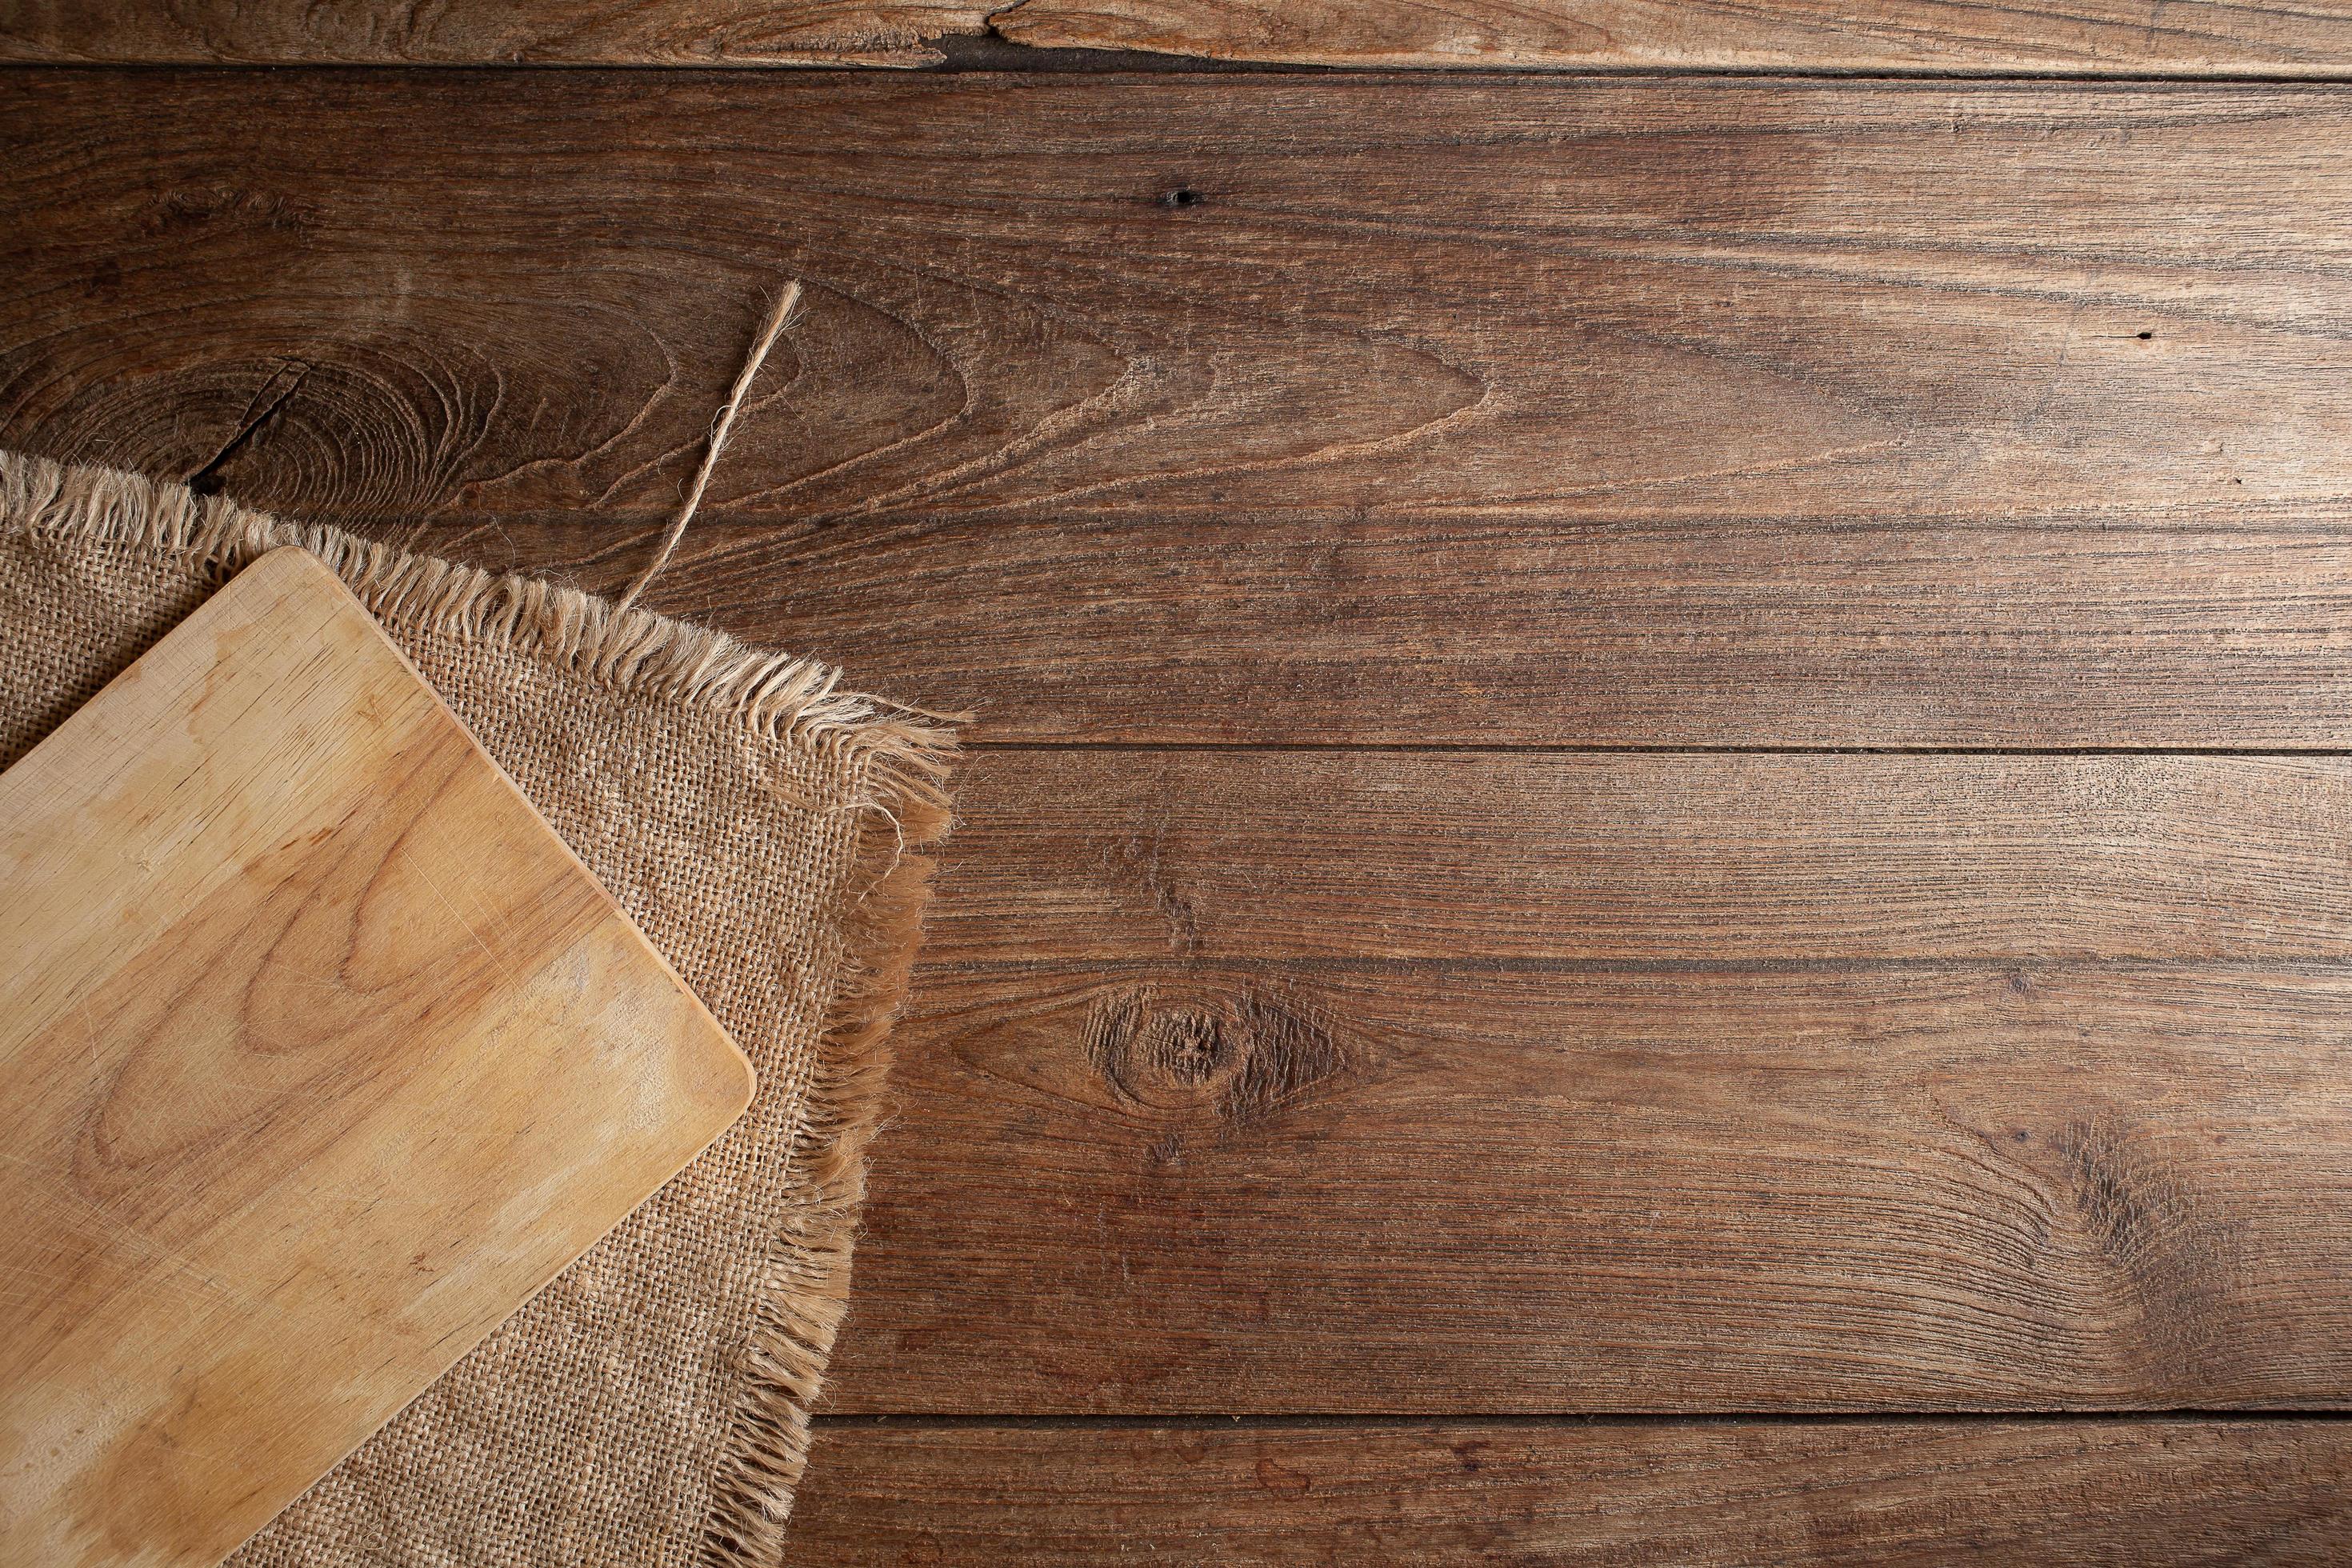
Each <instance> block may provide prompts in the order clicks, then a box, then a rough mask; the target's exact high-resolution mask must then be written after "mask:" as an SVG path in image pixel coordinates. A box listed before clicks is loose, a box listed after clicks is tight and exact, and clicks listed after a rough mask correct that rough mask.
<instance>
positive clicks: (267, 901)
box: [0, 551, 751, 1568]
mask: <svg viewBox="0 0 2352 1568" xmlns="http://www.w3.org/2000/svg"><path fill="white" fill-rule="evenodd" d="M0 955H5V956H0V965H5V968H6V970H7V972H8V973H9V975H10V985H9V1005H8V1006H7V1007H6V1008H5V1010H0V1098H5V1100H6V1102H7V1103H8V1105H9V1106H10V1110H11V1128H10V1132H9V1138H8V1149H7V1157H6V1159H5V1162H0V1211H5V1213H6V1214H7V1215H8V1224H7V1226H6V1230H5V1235H0V1272H5V1275H6V1277H7V1279H8V1281H9V1285H8V1289H7V1293H6V1296H5V1321H0V1412H5V1419H0V1557H5V1559H6V1560H7V1561H9V1562H11V1563H43V1564H56V1565H58V1568H70V1565H73V1564H91V1565H96V1564H100V1563H103V1564H108V1565H110V1568H121V1565H127V1564H135V1565H139V1568H161V1565H165V1564H191V1565H194V1564H210V1563H214V1562H215V1561H216V1560H217V1559H218V1558H219V1557H220V1556H221V1555H222V1554H224V1553H225V1552H227V1551H229V1550H230V1549H231V1548H233V1547H234V1546H235V1545H236V1543H237V1542H240V1541H241V1540H243V1539H244V1538H245V1537H246V1536H247V1535H248V1534H250V1533H251V1532H252V1531H254V1530H255V1529H257V1528H258V1527H259V1526H260V1525H261V1524H262V1523H263V1522H264V1521H267V1520H268V1518H269V1516H270V1515H271V1514H272V1513H274V1512H275V1511H276V1510H278V1508H280V1507H282V1506H283V1505H284V1504H285V1503H287V1502H289V1501H290V1500H292V1499H293V1498H294V1497H295V1496H296V1495H297V1494H298V1493H299V1492H300V1491H301V1489H303V1488H304V1487H306V1486H308V1485H309V1484H310V1482H311V1481H313V1480H314V1479H317V1478H318V1476H319V1475H320V1474H321V1473H322V1472H323V1471H325V1470H326V1469H327V1468H329V1467H330V1466H331V1465H332V1464H333V1463H334V1461H335V1460H336V1459H338V1458H341V1456H342V1455H343V1454H345V1453H346V1452H348V1451H349V1450H350V1449H351V1448H352V1447H354V1446H355V1445H357V1444H358V1443H359V1442H360V1440H361V1439H362V1438H363V1437H365V1436H367V1435H368V1433H370V1432H371V1431H373V1430H374V1428H375V1427H376V1426H379V1425H381V1424H382V1423H383V1421H384V1420H385V1419H387V1418H388V1417H390V1416H391V1415H393V1414H394V1412H395V1411H397V1410H398V1409H399V1407H400V1406H401V1405H404V1404H405V1403H406V1402H407V1401H408V1400H409V1399H410V1398H411V1397H413V1396H414V1395H415V1394H416V1393H417V1392H418V1391H419V1390H421V1389H422V1388H423V1387H424V1386H425V1384H427V1383H428V1382H430V1381H431V1380H432V1379H433V1378H434V1377H435V1376H436V1375H437V1374H438V1373H441V1372H442V1371H443V1370H444V1369H445V1368H446V1367H447V1366H448V1365H449V1364H450V1363H452V1362H454V1361H455V1360H457V1357H458V1356H459V1355H461V1354H463V1353H464V1352H466V1351H467V1350H468V1349H470V1348H471V1347H472V1346H473V1345H474V1343H475V1342H477V1341H478V1340H479V1339H480V1338H481V1337H482V1336H483V1335H484V1334H486V1333H487V1332H488V1331H489V1330H490V1329H491V1328H492V1327H493V1326H495V1325H496V1324H497V1322H498V1321H499V1320H500V1319H501V1318H503V1317H505V1316H506V1315H507V1314H508V1313H509V1312H510V1311H512V1310H514V1309H515V1308H516V1307H517V1306H519V1305H520V1304H521V1302H522V1301H523V1300H525V1299H526V1298H527V1297H528V1296H529V1295H530V1293H531V1292H532V1291H533V1290H535V1289H538V1288H539V1287H540V1286H541V1285H542V1284H543V1283H545V1282H546V1280H547V1279H549V1278H551V1276H552V1275H553V1274H554V1273H555V1272H556V1270H557V1269H559V1268H562V1266H563V1265H564V1264H566V1263H568V1262H570V1261H571V1260H572V1258H575V1257H577V1256H578V1255H579V1254H580V1253H581V1252H583V1251H584V1250H585V1249H586V1248H587V1247H588V1246H589V1244H590V1243H592V1242H593V1241H594V1240H595V1238H596V1237H599V1236H601V1235H602V1234H603V1233H604V1231H606V1230H607V1229H609V1228H611V1226H613V1225H614V1223H615V1222H616V1221H618V1220H619V1219H620V1218H621V1217H622V1216H623V1215H625V1214H626V1213H627V1212H628V1211H629V1210H630V1209H631V1208H633V1207H635V1205H637V1204H638V1203H639V1202H640V1201H642V1200H643V1199H644V1198H645V1197H646V1195H647V1194H650V1193H651V1192H652V1191H653V1190H654V1188H656V1186H658V1185H659V1184H661V1183H662V1182H663V1181H665V1180H667V1178H668V1177H669V1176H670V1175H671V1174H673V1173H675V1172H676V1171H677V1169H678V1168H679V1167H680V1166H681V1165H683V1164H684V1163H686V1161H687V1160H688V1159H689V1158H691V1157H692V1156H693V1155H694V1154H695V1153H696V1152H698V1151H699V1150H700V1149H701V1148H702V1147H703V1146H704V1145H705V1144H707V1143H709V1142H710V1140H711V1139H713V1138H714V1137H716V1136H717V1135H718V1134H719V1131H722V1130H723V1129H724V1128H725V1127H726V1126H727V1124H728V1123H729V1122H730V1121H733V1120H734V1119H735V1117H736V1116H737V1115H738V1114H739V1113H740V1111H741V1110H742V1109H743V1107H744V1105H745V1104H746V1103H747V1101H748V1099H749V1096H750V1092H751V1069H750V1068H749V1065H748V1064H747V1063H746V1062H745V1061H744V1059H743V1058H742V1057H741V1056H740V1053H738V1052H737V1051H736V1050H735V1048H734V1047H733V1046H732V1045H731V1044H730V1042H729V1041H728V1039H727V1038H726V1037H725V1035H724V1034H723V1033H722V1032H721V1031H720V1030H719V1026H718V1025H717V1024H716V1023H715V1022H713V1021H712V1019H711V1018H710V1016H709V1014H708V1013H706V1012H705V1011H704V1010H703V1008H702V1006H701V1005H700V1004H699V1003H698V1002H697V1001H696V1000H695V998H694V996H693V995H692V994H691V993H690V992H688V990H687V988H686V986H685V984H683V983H682V982H681V981H679V980H678V979H677V976H676V975H675V974H674V973H671V972H670V971H669V969H668V967H667V965H666V964H665V963H663V962H662V961H661V959H660V958H659V957H658V956H657V955H656V954H655V953H654V952H653V951H652V949H650V948H649V947H647V946H646V942H645V939H644V938H643V937H642V936H640V935H639V934H638V933H637V931H636V930H635V927H634V926H632V925H631V924H630V923H629V921H628V919H627V917H626V916H625V915H624V914H623V913H622V912H621V910H620V909H619V907H618V906H617V905H615V904H614V902H613V900H612V899H611V898H610V896H609V895H607V894H606V893H605V892H604V889H601V888H599V887H598V886H597V885H596V883H595V881H594V880H593V878H591V877H590V876H589V874H588V873H587V871H586V870H585V869H584V868H583V867H582V866H581V865H580V863H579V862H578V860H577V859H575V858H573V857H572V854H571V853H570V851H569V850H567V849H566V848H565V847H563V845H562V841H561V840H559V839H558V838H557V837H555V835H554V834H553V833H552V831H551V830H550V829H549V828H548V827H547V826H546V825H545V824H544V823H542V822H541V821H540V820H539V819H538V817H537V816H535V815H534V814H533V813H532V812H531V811H530V807H529V805H527V804H526V803H525V802H524V801H523V799H522V797H521V795H520V794H518V793H517V792H516V790H515V788H514V786H513V785H512V784H510V783H509V782H508V781H507V779H506V778H505V777H504V775H502V774H501V773H499V771H498V769H497V767H496V765H495V764H493V763H491V762H490V760H489V758H488V756H487V755H486V754H485V753H484V752H482V751H481V750H480V748H479V747H478V746H477V745H476V744H475V743H474V742H473V741H472V739H471V737H469V736H468V735H467V733H466V732H465V731H464V730H463V728H462V727H461V726H460V725H459V724H458V722H457V720H456V719H455V718H454V717H453V716H452V715H450V713H449V712H448V711H447V710H446V709H445V708H443V707H442V706H441V703H440V701H439V700H438V699H437V698H436V697H435V696H434V695H433V693H432V691H431V690H430V689H428V688H426V686H425V684H424V682H423V680H422V679H420V678H419V677H418V676H417V675H416V673H415V671H414V670H413V669H412V668H409V666H408V664H407V662H406V660H404V658H402V657H401V656H400V654H399V652H398V651H397V650H396V649H395V648H394V647H393V645H392V644H391V643H390V642H389V641H388V640H386V639H385V637H383V633H382V632H381V631H380V630H378V629H377V627H376V626H375V624H374V622H373V621H372V620H371V619H370V618H369V616H368V615H367V612H366V611H365V610H364V609H362V607H361V606H360V605H359V604H358V602H357V601H356V600H354V599H352V596H351V595H349V593H347V592H346V591H345V590H344V589H343V587H342V585H341V583H339V582H338V581H337V580H336V579H335V577H334V575H333V574H331V573H330V572H329V571H328V570H327V569H326V568H325V567H324V566H322V565H320V563H318V562H316V561H314V560H311V559H310V557H308V556H305V555H303V554H301V553H300V552H298V551H278V552H273V553H271V554H270V555H268V556H265V557H264V558H263V559H262V560H261V561H259V562H257V563H255V564H254V565H253V566H252V567H250V568H248V569H247V571H245V572H244V573H242V574H239V575H238V577H237V578H236V580H235V581H234V582H233V583H231V584H229V585H228V586H227V587H226V588H225V589H223V590H222V591H221V592H220V593H219V594H217V595H215V596H214V597H213V598H212V599H210V600H209V601H207V602H206V604H205V605H204V607H203V608H201V609H199V610H198V611H197V612H196V613H195V615H194V616H191V617H190V618H189V619H188V620H187V621H185V622H184V623H183V624H182V625H181V626H178V627H176V628H174V629H173V632H172V633H170V634H169V635H168V636H166V637H164V638H163V641H161V642H160V643H158V644H157V645H156V646H155V647H153V648H152V649H151V650H149V652H148V653H147V654H146V655H144V656H143V657H142V658H141V659H140V660H139V661H138V662H137V663H136V664H134V665H133V666H132V667H131V669H129V670H128V671H126V672H125V673H124V674H123V675H122V676H121V677H120V678H118V679H116V680H115V681H114V682H112V683H111V684H110V685H109V686H108V687H107V689H105V690H104V691H103V692H101V693H100V695H99V696H98V697H97V698H96V699H94V700H92V701H91V702H90V703H89V705H87V706H86V707H84V708H83V709H81V710H79V712H77V713H76V714H75V715H74V716H73V717H72V718H70V719H68V721H66V722H65V723H64V724H63V725H62V726H61V727H59V728H58V730H57V731H54V732H52V733H51V734H50V735H49V736H48V737H47V739H45V740H44V741H43V742H41V743H40V744H39V745H37V746H36V747H35V748H34V749H33V750H32V751H31V752H28V753H26V756H25V757H24V758H22V759H21V760H20V761H19V762H18V763H16V766H14V767H13V768H11V769H9V771H8V772H7V773H5V775H0Z"/></svg>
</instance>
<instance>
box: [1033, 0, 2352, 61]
mask: <svg viewBox="0 0 2352 1568" xmlns="http://www.w3.org/2000/svg"><path fill="white" fill-rule="evenodd" d="M989 20H990V22H991V24H992V26H993V28H994V30H995V31H996V32H997V33H998V34H1000V35H1001V36H1003V37H1006V38H1010V39H1012V40H1013V41H1014V42H1016V43H1022V44H1034V45H1042V46H1049V47H1090V48H1124V49H1151V50H1157V51H1160V52H1164V53H1170V54H1184V55H1203V56H1209V57H1213V58H1218V59H1240V60H1281V61H1288V62H1293V63H1299V64H1310V65H1343V66H1455V67H1460V66H1477V67H1486V68H1494V67H1497V66H1515V67H1548V68H1560V67H1571V68H1609V69H1623V68H1653V69H1655V68H1667V69H1682V70H1725V69H1735V70H1757V69H1766V70H1920V69H1927V70H1970V71H2009V70H2026V71H2066V72H2083V73H2085V74H2093V73H2125V74H2133V75H2138V74H2164V73H2179V74H2181V75H2186V76H2199V75H2217V76H2226V75H2237V74H2271V75H2277V74H2290V73H2291V74H2296V75H2312V76H2342V75H2344V74H2346V73H2347V70H2352V8H2347V7H2346V6H2345V5H2341V4H2336V3H2334V0H2320V3H2318V4H2309V5H2270V4H2260V3H2256V4H2250V5H2241V4H2230V3H2227V0H2221V3H2209V0H2191V3H2189V4H2161V5H2145V4H2139V3H2136V0H2056V3H2051V0H2043V3H2042V4H2037V5H1975V4H1969V3H1968V0H1749V3H1745V4H1740V5H1708V4H1702V3H1700V0H1013V4H1012V5H1008V6H1006V7H1005V8H1004V9H1003V10H1001V11H999V12H997V13H995V14H994V15H993V16H991V17H990V18H989Z"/></svg>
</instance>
